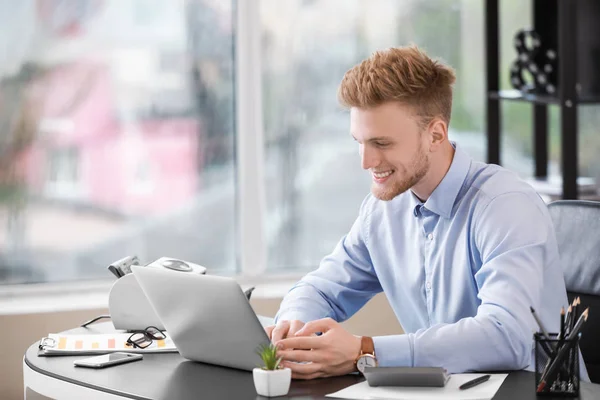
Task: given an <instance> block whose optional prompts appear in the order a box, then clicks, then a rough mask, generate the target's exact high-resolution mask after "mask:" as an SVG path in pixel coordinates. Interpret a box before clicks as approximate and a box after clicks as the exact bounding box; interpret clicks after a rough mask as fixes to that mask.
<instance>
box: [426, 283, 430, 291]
mask: <svg viewBox="0 0 600 400" xmlns="http://www.w3.org/2000/svg"><path fill="white" fill-rule="evenodd" d="M425 287H426V288H427V291H430V290H431V283H430V282H427V283H425Z"/></svg>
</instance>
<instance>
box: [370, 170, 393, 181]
mask: <svg viewBox="0 0 600 400" xmlns="http://www.w3.org/2000/svg"><path fill="white" fill-rule="evenodd" d="M393 173H394V170H393V169H391V170H388V171H382V172H375V171H372V174H373V177H374V178H375V179H378V180H380V179H385V178H387V177H388V176H390V175H391V174H393Z"/></svg>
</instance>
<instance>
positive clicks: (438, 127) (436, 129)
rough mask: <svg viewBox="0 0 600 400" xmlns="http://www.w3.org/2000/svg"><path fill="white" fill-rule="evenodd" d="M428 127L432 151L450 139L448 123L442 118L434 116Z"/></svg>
mask: <svg viewBox="0 0 600 400" xmlns="http://www.w3.org/2000/svg"><path fill="white" fill-rule="evenodd" d="M428 129H429V132H430V133H431V142H430V151H437V150H438V149H439V147H440V146H441V144H442V143H444V142H445V141H446V140H447V139H448V125H446V123H445V122H444V120H442V119H441V118H434V119H433V121H431V122H430V123H429V128H428Z"/></svg>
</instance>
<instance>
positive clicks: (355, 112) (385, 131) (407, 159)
mask: <svg viewBox="0 0 600 400" xmlns="http://www.w3.org/2000/svg"><path fill="white" fill-rule="evenodd" d="M417 121H418V120H417V117H416V116H415V115H414V114H413V112H412V110H411V108H409V107H408V106H404V105H401V104H399V103H385V104H382V105H380V106H377V107H375V108H370V109H361V108H356V107H353V108H352V109H351V110H350V132H351V133H352V136H353V137H354V139H355V140H356V141H357V142H358V143H359V145H360V156H361V159H362V167H363V168H364V169H368V170H369V171H370V172H371V177H372V179H373V185H372V186H371V192H372V193H373V195H374V196H375V197H377V198H378V199H380V200H386V201H388V200H392V199H393V198H394V197H396V196H398V195H399V194H401V193H404V192H405V191H407V190H408V189H410V188H411V187H413V186H414V185H416V184H417V183H418V182H419V181H420V180H421V179H422V178H423V177H424V176H425V174H426V173H427V171H428V170H429V158H428V155H427V152H426V151H425V146H424V140H426V136H427V135H425V134H424V133H423V134H422V133H421V128H420V127H419V125H418V123H417Z"/></svg>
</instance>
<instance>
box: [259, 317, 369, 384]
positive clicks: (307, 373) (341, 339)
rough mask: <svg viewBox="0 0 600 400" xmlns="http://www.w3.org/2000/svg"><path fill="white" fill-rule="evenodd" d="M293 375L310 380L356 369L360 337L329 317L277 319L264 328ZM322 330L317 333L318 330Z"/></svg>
mask: <svg viewBox="0 0 600 400" xmlns="http://www.w3.org/2000/svg"><path fill="white" fill-rule="evenodd" d="M266 331H267V334H268V335H269V338H271V341H272V342H273V344H275V345H276V346H277V348H278V355H279V356H281V357H282V365H283V366H284V367H288V368H290V369H291V370H292V378H295V379H313V378H324V377H328V376H336V375H345V374H348V373H350V372H353V371H354V370H355V367H354V360H355V359H356V357H357V356H358V354H359V352H360V337H359V336H355V335H352V334H351V333H349V332H347V331H346V330H345V329H344V328H343V327H342V326H341V325H340V324H339V323H337V322H336V321H334V320H333V319H331V318H324V319H319V320H316V321H310V322H308V323H306V324H304V323H303V322H302V321H298V320H293V321H278V322H277V325H273V326H269V327H267V328H266ZM318 332H321V333H322V334H321V335H320V336H317V333H318Z"/></svg>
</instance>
